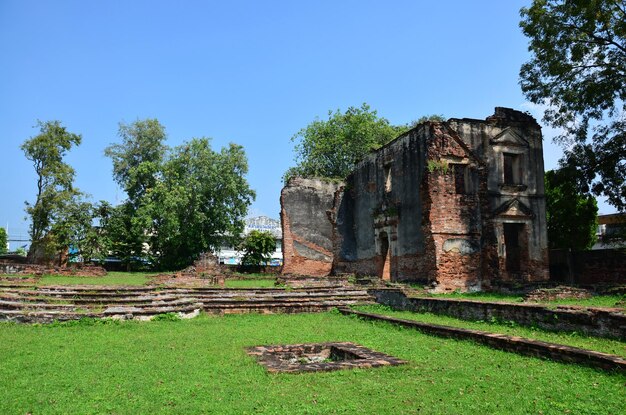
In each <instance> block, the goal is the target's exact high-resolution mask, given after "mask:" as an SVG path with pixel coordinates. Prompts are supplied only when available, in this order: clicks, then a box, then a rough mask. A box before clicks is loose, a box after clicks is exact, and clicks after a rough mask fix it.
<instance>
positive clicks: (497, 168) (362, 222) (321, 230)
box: [281, 108, 548, 291]
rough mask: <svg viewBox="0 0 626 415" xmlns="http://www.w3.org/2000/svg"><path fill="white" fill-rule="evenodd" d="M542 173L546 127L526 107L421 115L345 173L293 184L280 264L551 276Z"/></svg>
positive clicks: (481, 281)
mask: <svg viewBox="0 0 626 415" xmlns="http://www.w3.org/2000/svg"><path fill="white" fill-rule="evenodd" d="M543 173H544V170H543V153H542V136H541V128H540V126H539V125H538V124H537V122H536V121H535V119H534V118H532V117H531V116H529V115H527V114H525V113H522V112H519V111H515V110H512V109H508V108H496V111H495V114H494V115H492V116H490V117H487V119H485V120H474V119H466V118H464V119H450V120H448V121H447V122H426V123H423V124H420V125H418V126H416V127H415V128H413V129H412V130H410V131H408V132H406V133H405V134H403V135H402V136H400V137H398V138H396V139H395V140H393V141H392V142H390V143H388V144H387V145H385V146H384V147H382V148H380V149H379V150H377V151H375V152H373V153H371V154H369V155H368V156H367V157H365V158H364V159H363V160H362V161H361V162H360V163H359V164H358V165H357V166H356V167H355V169H354V171H353V173H352V174H351V175H350V176H349V177H348V178H347V180H346V182H345V183H336V182H329V181H324V180H318V179H302V178H296V179H293V180H291V181H290V182H289V183H288V184H287V186H286V187H285V188H284V189H283V190H282V194H281V220H282V226H283V255H284V269H283V272H284V273H293V274H303V275H315V276H324V275H329V274H338V273H356V274H361V275H377V276H380V277H382V278H383V279H387V280H391V281H407V282H408V281H413V282H421V283H427V284H431V285H432V286H435V287H437V290H440V291H449V290H456V289H459V290H475V289H486V288H489V287H490V286H493V285H497V284H499V283H510V282H512V283H515V282H521V283H525V282H534V281H544V280H547V279H548V241H547V236H546V213H545V200H544V184H543Z"/></svg>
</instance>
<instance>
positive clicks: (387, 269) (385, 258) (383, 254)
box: [378, 232, 391, 281]
mask: <svg viewBox="0 0 626 415" xmlns="http://www.w3.org/2000/svg"><path fill="white" fill-rule="evenodd" d="M378 238H379V242H380V258H381V261H382V264H381V267H380V271H379V276H380V278H381V279H383V280H385V281H391V249H390V244H389V235H388V234H387V232H381V233H380V235H379V236H378Z"/></svg>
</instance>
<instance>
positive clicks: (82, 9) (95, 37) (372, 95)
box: [0, 0, 613, 233]
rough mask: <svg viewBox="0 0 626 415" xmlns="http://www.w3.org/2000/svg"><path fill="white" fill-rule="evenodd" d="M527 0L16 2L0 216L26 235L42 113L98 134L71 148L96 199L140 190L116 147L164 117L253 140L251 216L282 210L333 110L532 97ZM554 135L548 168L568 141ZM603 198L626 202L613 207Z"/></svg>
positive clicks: (451, 105)
mask: <svg viewBox="0 0 626 415" xmlns="http://www.w3.org/2000/svg"><path fill="white" fill-rule="evenodd" d="M529 3H530V0H528V1H516V0H507V1H502V0H480V1H466V0H458V1H453V0H441V1H437V2H435V1H392V0H389V1H367V0H358V1H338V0H334V1H309V2H301V1H264V2H258V1H184V2H179V1H155V0H150V1H98V2H96V1H27V0H15V1H13V0H2V1H0V144H1V146H0V151H1V153H0V178H1V179H0V200H1V203H0V224H1V225H2V226H4V225H6V224H7V223H8V224H9V227H10V229H9V230H10V231H11V233H13V232H14V231H17V232H19V233H26V231H27V228H28V223H27V222H24V221H23V218H24V216H25V215H24V201H26V200H29V201H33V200H34V195H35V175H34V171H33V168H32V166H31V165H30V164H29V162H28V161H27V160H26V159H25V158H24V156H23V154H22V152H21V151H20V149H19V146H20V144H21V143H22V142H23V141H24V140H25V139H27V138H29V137H31V136H33V135H36V134H37V130H35V129H34V128H33V126H34V125H35V123H36V120H38V119H40V120H53V119H56V120H60V121H62V123H63V124H64V125H65V126H66V127H67V128H68V129H69V130H70V131H72V132H76V133H80V134H82V136H83V143H82V145H81V146H80V147H78V148H76V149H73V150H72V151H71V153H70V155H69V157H68V158H67V161H68V162H69V163H70V164H71V165H72V166H73V167H74V168H75V169H76V172H77V176H76V184H77V186H78V187H79V188H80V189H81V190H83V191H85V192H87V193H89V194H91V195H92V197H93V199H94V200H101V199H104V200H108V201H110V202H112V203H116V202H120V201H122V200H123V199H124V197H125V195H124V193H123V192H122V191H121V190H119V189H118V188H117V186H116V185H115V183H114V182H113V180H112V176H111V162H110V160H109V159H107V158H105V157H104V155H103V150H104V148H105V147H106V146H107V145H109V144H110V143H112V142H115V141H116V140H117V139H118V138H117V128H118V123H119V122H120V121H124V122H132V121H134V120H136V119H138V118H147V117H155V118H158V119H159V121H160V122H161V123H162V124H164V125H165V126H166V129H167V132H168V137H169V138H168V144H169V145H170V146H175V145H178V144H180V143H181V142H183V141H184V140H188V139H190V138H192V137H200V136H206V137H212V138H213V146H214V148H215V149H219V148H220V147H222V146H223V145H225V144H226V143H228V142H231V141H232V142H236V143H239V144H241V145H243V146H244V147H245V149H246V152H247V155H248V159H249V165H250V173H249V176H248V180H249V182H250V184H251V186H252V187H253V188H254V189H255V190H256V192H257V199H256V202H254V204H253V205H252V209H251V212H250V213H251V214H253V215H256V214H264V215H267V216H270V217H274V218H278V215H279V209H280V207H279V195H280V189H281V187H282V183H281V176H282V174H283V172H284V171H285V170H286V169H287V168H288V167H289V166H291V165H293V143H292V142H291V141H290V138H291V137H292V136H293V135H294V134H295V133H296V132H297V131H298V130H299V129H300V128H302V127H304V126H306V125H307V124H308V123H309V122H311V121H312V120H314V119H315V117H321V118H324V117H326V115H327V112H328V110H329V109H337V108H340V109H346V108H347V107H348V106H359V105H360V104H361V103H363V102H367V103H369V104H370V105H371V106H372V108H374V109H377V110H378V113H379V115H381V116H384V117H386V118H388V119H389V120H390V121H391V122H392V123H405V122H409V121H411V120H413V119H417V118H419V117H420V116H422V115H426V114H444V115H445V116H447V117H471V118H485V117H486V116H488V115H491V114H492V113H493V108H494V107H495V106H507V107H512V108H517V109H522V110H531V112H532V111H535V112H534V114H535V116H536V117H539V116H540V114H541V112H540V111H539V110H534V109H533V108H531V107H529V106H528V105H527V104H525V100H524V97H523V96H522V94H521V92H520V88H519V85H518V71H519V67H520V65H521V64H522V62H524V61H525V60H527V59H528V52H527V40H526V39H525V38H524V37H523V35H522V34H521V32H520V30H519V28H518V22H519V9H520V8H521V7H522V6H524V5H527V4H529ZM544 134H545V136H546V147H545V160H546V168H547V169H548V168H553V167H555V166H556V161H557V160H558V158H559V157H560V150H559V149H558V147H556V146H553V145H549V144H550V137H551V135H553V134H554V133H553V132H552V131H550V130H548V129H544ZM600 210H601V212H603V213H608V212H611V211H613V209H612V208H611V207H610V206H607V205H604V204H602V205H601V208H600Z"/></svg>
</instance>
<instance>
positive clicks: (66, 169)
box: [21, 121, 81, 261]
mask: <svg viewBox="0 0 626 415" xmlns="http://www.w3.org/2000/svg"><path fill="white" fill-rule="evenodd" d="M37 126H38V127H39V134H38V135H36V136H35V137H31V138H30V139H28V140H26V141H25V142H24V143H23V144H22V146H21V149H22V151H24V154H25V155H26V158H27V159H28V160H30V161H31V162H32V163H33V167H34V168H35V173H36V175H37V196H36V199H35V203H33V204H30V203H28V202H26V212H27V213H28V215H29V216H30V218H31V224H30V238H31V249H30V251H29V257H31V260H35V261H36V260H37V258H35V257H34V256H36V251H38V250H39V251H47V252H50V251H54V250H55V249H57V247H51V246H45V247H43V246H42V244H45V245H48V244H50V243H51V241H53V240H54V238H53V237H52V234H49V232H50V231H51V230H52V227H53V225H54V224H55V222H56V219H57V217H58V216H59V215H60V214H61V212H62V211H63V210H64V208H65V207H66V206H67V204H68V203H70V202H71V200H73V199H74V197H76V195H77V194H78V191H77V190H76V189H74V187H73V181H74V169H73V168H72V167H71V166H70V165H69V164H67V163H65V162H64V161H63V158H64V157H65V155H66V154H67V152H68V151H69V150H70V149H71V148H72V146H74V145H79V144H80V142H81V136H80V135H78V134H74V133H71V132H69V131H68V130H67V129H66V128H65V127H63V126H62V125H61V123H60V122H59V121H46V122H42V121H39V122H38V124H37Z"/></svg>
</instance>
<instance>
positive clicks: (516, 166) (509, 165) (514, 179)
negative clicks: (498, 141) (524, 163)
mask: <svg viewBox="0 0 626 415" xmlns="http://www.w3.org/2000/svg"><path fill="white" fill-rule="evenodd" d="M502 155H503V158H504V163H503V166H504V184H513V185H515V184H522V180H521V179H522V170H521V162H520V159H521V156H520V155H519V154H509V153H503V154H502Z"/></svg>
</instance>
